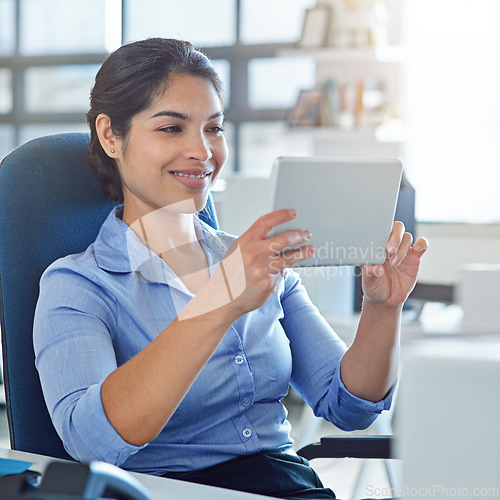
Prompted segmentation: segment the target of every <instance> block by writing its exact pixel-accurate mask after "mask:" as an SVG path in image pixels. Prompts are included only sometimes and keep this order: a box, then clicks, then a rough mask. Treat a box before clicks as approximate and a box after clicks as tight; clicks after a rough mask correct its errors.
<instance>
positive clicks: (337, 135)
mask: <svg viewBox="0 0 500 500" xmlns="http://www.w3.org/2000/svg"><path fill="white" fill-rule="evenodd" d="M288 130H289V133H290V134H306V135H308V136H311V137H313V138H314V139H320V140H332V141H337V140H338V141H346V140H352V141H366V140H373V141H376V142H380V143H403V142H404V140H405V134H404V129H403V127H401V126H400V125H380V126H378V127H375V128H374V129H370V128H354V129H351V130H343V129H341V128H338V127H290V128H289V129H288Z"/></svg>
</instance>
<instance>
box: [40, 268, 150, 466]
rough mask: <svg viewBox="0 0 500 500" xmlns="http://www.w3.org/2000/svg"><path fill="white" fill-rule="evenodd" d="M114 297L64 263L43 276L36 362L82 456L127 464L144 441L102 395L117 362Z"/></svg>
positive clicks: (58, 419) (72, 446) (57, 421)
mask: <svg viewBox="0 0 500 500" xmlns="http://www.w3.org/2000/svg"><path fill="white" fill-rule="evenodd" d="M115 310H116V308H115V307H114V301H113V298H112V297H110V296H109V294H107V293H106V292H105V290H104V289H103V288H102V287H101V286H100V285H99V283H98V282H97V281H96V280H94V281H93V280H91V279H89V278H88V277H85V276H83V275H82V274H80V273H78V272H76V271H74V270H72V269H71V268H64V267H61V265H59V266H58V265H55V266H54V265H53V266H52V267H50V268H49V269H48V270H47V271H46V272H45V273H44V275H43V276H42V280H41V282H40V294H39V299H38V303H37V307H36V311H35V320H34V330H33V340H34V348H35V356H36V367H37V369H38V372H39V375H40V381H41V385H42V390H43V393H44V396H45V401H46V403H47V408H48V410H49V413H50V416H51V418H52V421H53V423H54V427H55V428H56V430H57V432H58V434H59V436H60V437H61V439H62V441H63V444H64V447H65V448H66V450H67V452H68V453H69V454H70V455H71V456H72V457H73V458H75V459H76V460H79V461H81V462H90V461H91V460H101V461H105V462H109V463H112V464H115V465H121V464H122V463H123V462H124V461H125V460H126V459H127V458H128V457H129V456H130V455H132V454H134V453H136V452H137V451H138V450H139V449H141V448H142V447H137V446H133V445H131V444H129V443H127V442H126V441H124V440H123V439H122V438H121V436H120V435H119V434H118V433H117V432H116V430H115V429H114V427H113V426H112V425H111V423H110V422H109V420H108V419H107V416H106V413H105V411H104V407H103V405H102V400H101V387H102V383H103V381H104V380H105V378H106V377H107V376H108V375H109V374H110V373H111V372H112V371H113V370H115V369H116V368H117V363H116V357H115V352H114V349H113V344H112V333H111V332H110V326H109V325H113V324H114V311H115Z"/></svg>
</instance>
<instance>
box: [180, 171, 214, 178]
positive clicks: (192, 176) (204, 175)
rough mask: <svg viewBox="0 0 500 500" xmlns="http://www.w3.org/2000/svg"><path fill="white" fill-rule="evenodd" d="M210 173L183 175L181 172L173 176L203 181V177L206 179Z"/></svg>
mask: <svg viewBox="0 0 500 500" xmlns="http://www.w3.org/2000/svg"><path fill="white" fill-rule="evenodd" d="M211 173H212V172H206V173H204V174H196V175H194V174H184V173H182V172H173V174H174V175H177V176H178V177H189V178H191V179H203V177H207V176H209V175H210V174H211Z"/></svg>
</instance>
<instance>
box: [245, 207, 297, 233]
mask: <svg viewBox="0 0 500 500" xmlns="http://www.w3.org/2000/svg"><path fill="white" fill-rule="evenodd" d="M295 217H297V211H296V210H294V209H292V208H290V209H287V208H284V209H281V210H275V211H274V212H269V213H267V214H265V215H262V216H261V217H259V218H258V219H257V220H256V221H255V222H254V223H253V224H252V225H251V226H250V229H249V230H248V231H247V233H251V234H252V235H253V236H255V237H256V238H260V239H264V238H267V235H268V233H269V231H271V229H273V228H274V227H275V226H278V225H279V224H283V223H284V222H288V221H291V220H293V219H295Z"/></svg>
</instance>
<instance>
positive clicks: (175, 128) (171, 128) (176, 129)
mask: <svg viewBox="0 0 500 500" xmlns="http://www.w3.org/2000/svg"><path fill="white" fill-rule="evenodd" d="M158 130H159V131H160V132H180V131H181V128H180V127H179V125H170V126H168V127H162V128H160V129H158Z"/></svg>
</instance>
